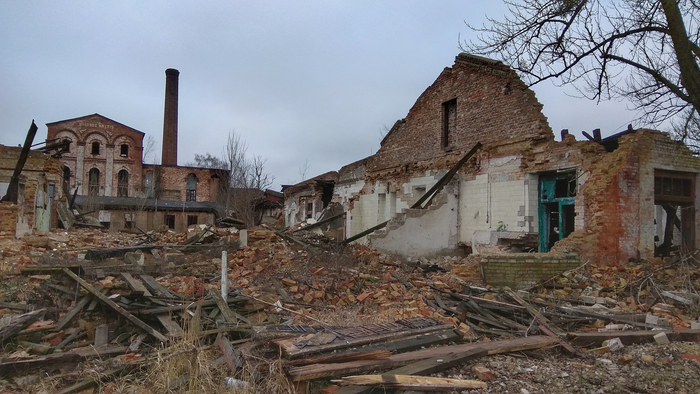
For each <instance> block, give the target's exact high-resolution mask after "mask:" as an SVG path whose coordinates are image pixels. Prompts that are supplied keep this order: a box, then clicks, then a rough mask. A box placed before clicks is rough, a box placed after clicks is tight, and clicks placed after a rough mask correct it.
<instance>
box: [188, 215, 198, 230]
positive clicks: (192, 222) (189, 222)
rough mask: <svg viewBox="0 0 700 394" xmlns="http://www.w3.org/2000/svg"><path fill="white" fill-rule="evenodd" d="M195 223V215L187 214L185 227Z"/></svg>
mask: <svg viewBox="0 0 700 394" xmlns="http://www.w3.org/2000/svg"><path fill="white" fill-rule="evenodd" d="M193 224H197V215H187V227H189V226H191V225H193Z"/></svg>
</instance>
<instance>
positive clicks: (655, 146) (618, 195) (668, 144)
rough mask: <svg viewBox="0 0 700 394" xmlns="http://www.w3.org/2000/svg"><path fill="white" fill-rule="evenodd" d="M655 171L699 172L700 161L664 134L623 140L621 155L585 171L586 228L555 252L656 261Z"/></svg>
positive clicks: (614, 260)
mask: <svg viewBox="0 0 700 394" xmlns="http://www.w3.org/2000/svg"><path fill="white" fill-rule="evenodd" d="M655 169H666V170H674V171H685V172H691V173H699V172H700V161H699V160H698V159H697V158H695V157H693V155H692V153H691V152H690V151H689V150H688V148H687V147H686V146H685V145H683V144H681V143H678V142H674V141H673V140H671V138H670V137H669V136H668V135H667V134H665V133H662V132H659V131H653V130H638V131H637V132H636V133H633V134H628V135H625V136H622V137H621V138H620V142H619V147H618V148H617V149H616V150H615V151H613V152H610V153H607V154H605V155H602V156H599V157H598V159H597V160H596V161H595V162H594V163H592V164H591V165H590V167H588V168H586V169H585V170H587V171H588V172H589V177H588V180H587V181H586V183H585V184H584V185H583V187H582V188H581V190H580V193H579V194H580V198H581V199H582V201H584V204H585V206H584V210H583V216H584V220H583V221H584V227H583V228H582V229H577V230H576V231H575V232H574V234H572V235H571V236H569V237H568V238H567V239H564V240H562V241H560V242H559V243H558V244H557V245H556V246H555V247H554V250H560V251H566V250H572V251H576V252H577V253H579V254H580V255H581V258H582V259H584V260H591V261H594V262H597V263H602V264H617V263H619V262H624V261H626V260H627V259H630V258H634V259H637V258H643V259H651V258H652V257H654V234H655V228H654V170H655ZM696 188H697V182H696ZM695 195H696V196H697V195H698V194H697V190H696V194H695ZM577 198H578V197H577ZM696 210H697V199H696ZM697 216H698V215H697V214H696V227H697V223H698V221H697V220H698V219H697ZM696 237H697V234H696ZM696 244H697V241H696Z"/></svg>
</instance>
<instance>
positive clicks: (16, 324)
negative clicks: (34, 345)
mask: <svg viewBox="0 0 700 394" xmlns="http://www.w3.org/2000/svg"><path fill="white" fill-rule="evenodd" d="M45 311H46V310H45V309H40V310H38V311H34V312H29V313H25V314H22V315H8V316H5V317H3V318H2V319H0V344H2V343H5V341H8V340H10V339H12V338H13V337H14V336H16V335H17V334H19V333H20V331H22V330H24V329H25V328H26V327H27V326H29V325H30V324H32V323H34V322H35V321H37V320H39V318H40V317H42V316H43V315H44V312H45Z"/></svg>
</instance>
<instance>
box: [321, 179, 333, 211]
mask: <svg viewBox="0 0 700 394" xmlns="http://www.w3.org/2000/svg"><path fill="white" fill-rule="evenodd" d="M321 187H322V188H323V194H322V195H321V202H322V203H323V208H326V207H327V206H328V204H330V203H331V199H333V187H334V183H333V182H324V183H323V184H322V185H321Z"/></svg>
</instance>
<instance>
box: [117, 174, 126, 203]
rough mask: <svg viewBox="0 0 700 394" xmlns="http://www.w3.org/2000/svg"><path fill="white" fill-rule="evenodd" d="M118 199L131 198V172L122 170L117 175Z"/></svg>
mask: <svg viewBox="0 0 700 394" xmlns="http://www.w3.org/2000/svg"><path fill="white" fill-rule="evenodd" d="M117 197H129V172H128V171H127V170H121V171H119V173H118V174H117Z"/></svg>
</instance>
